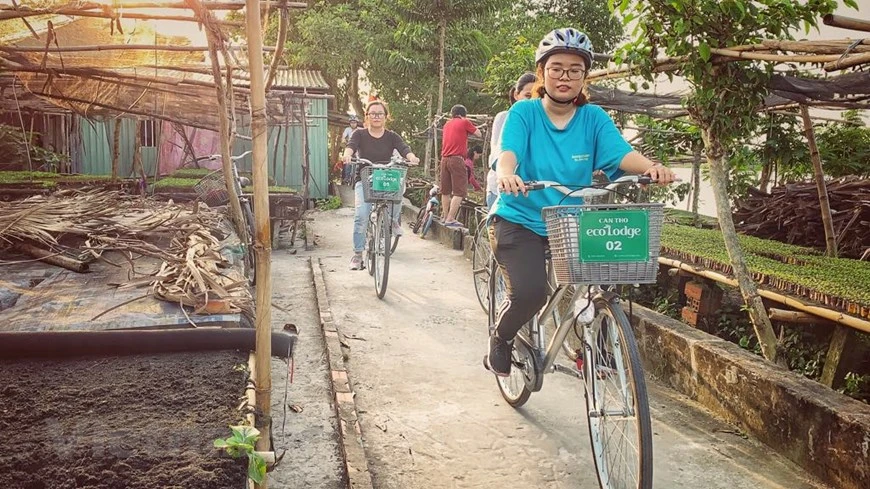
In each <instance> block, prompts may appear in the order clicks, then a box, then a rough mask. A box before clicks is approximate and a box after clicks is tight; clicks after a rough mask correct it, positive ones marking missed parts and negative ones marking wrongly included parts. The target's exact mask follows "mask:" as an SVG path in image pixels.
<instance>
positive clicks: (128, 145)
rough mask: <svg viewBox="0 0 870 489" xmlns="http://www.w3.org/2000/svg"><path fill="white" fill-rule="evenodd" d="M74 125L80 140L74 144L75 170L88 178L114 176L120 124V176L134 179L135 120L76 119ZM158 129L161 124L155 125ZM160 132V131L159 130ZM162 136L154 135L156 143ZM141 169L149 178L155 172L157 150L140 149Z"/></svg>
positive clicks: (151, 147) (73, 159) (73, 160)
mask: <svg viewBox="0 0 870 489" xmlns="http://www.w3.org/2000/svg"><path fill="white" fill-rule="evenodd" d="M75 118H76V121H75V124H76V126H77V128H76V129H77V132H78V135H79V138H80V140H79V141H78V142H77V143H76V144H73V145H72V165H73V171H74V172H76V173H83V174H86V175H111V174H112V140H113V139H114V137H115V132H114V131H115V124H116V123H120V124H121V158H120V161H119V162H118V166H119V168H118V175H119V176H121V177H129V176H133V148H134V146H135V144H136V140H135V138H136V120H135V119H107V120H101V121H98V120H93V119H85V118H83V117H80V116H75ZM155 127H158V128H159V125H156V124H155ZM158 130H159V129H158ZM157 140H159V134H155V141H157ZM140 154H141V155H142V166H144V167H145V172H146V173H147V174H148V175H152V174H153V173H154V165H155V164H156V163H157V148H156V147H155V146H143V147H142V148H140Z"/></svg>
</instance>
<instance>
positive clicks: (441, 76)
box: [433, 17, 447, 178]
mask: <svg viewBox="0 0 870 489" xmlns="http://www.w3.org/2000/svg"><path fill="white" fill-rule="evenodd" d="M439 27H440V34H439V36H438V109H437V111H436V112H435V119H436V120H438V119H439V118H440V117H441V115H442V114H443V113H444V85H445V83H446V78H447V76H446V75H445V72H444V65H445V60H444V55H445V49H444V44H445V43H446V42H447V19H446V18H443V17H442V18H441V22H440V26H439ZM437 127H438V124H437V123H436V124H435V125H434V127H433V129H434V130H436V133H435V134H436V135H437ZM439 164H440V158H438V138H437V136H436V137H435V178H438V170H439V168H438V167H439V166H440V165H439Z"/></svg>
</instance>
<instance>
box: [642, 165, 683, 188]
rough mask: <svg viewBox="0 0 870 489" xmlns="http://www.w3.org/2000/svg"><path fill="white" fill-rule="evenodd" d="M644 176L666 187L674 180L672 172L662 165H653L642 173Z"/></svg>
mask: <svg viewBox="0 0 870 489" xmlns="http://www.w3.org/2000/svg"><path fill="white" fill-rule="evenodd" d="M644 175H647V176H649V177H650V178H652V179H653V180H655V181H656V183H658V184H659V185H668V184H669V183H672V182H674V181H675V180H676V176H675V175H674V172H673V171H671V169H670V168H668V167H666V166H664V165H655V166H653V167H652V168H650V169H648V170H647V171H645V172H644Z"/></svg>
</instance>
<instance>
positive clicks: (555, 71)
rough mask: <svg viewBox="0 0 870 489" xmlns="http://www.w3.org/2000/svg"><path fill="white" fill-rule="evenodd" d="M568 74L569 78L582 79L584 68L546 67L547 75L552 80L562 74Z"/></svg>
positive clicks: (584, 73)
mask: <svg viewBox="0 0 870 489" xmlns="http://www.w3.org/2000/svg"><path fill="white" fill-rule="evenodd" d="M565 73H567V74H568V79H569V80H582V79H583V77H585V76H586V70H584V69H583V68H556V67H552V68H547V76H549V77H550V78H552V79H554V80H558V79H560V78H562V75H564V74H565Z"/></svg>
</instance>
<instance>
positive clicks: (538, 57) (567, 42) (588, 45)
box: [535, 27, 592, 70]
mask: <svg viewBox="0 0 870 489" xmlns="http://www.w3.org/2000/svg"><path fill="white" fill-rule="evenodd" d="M556 53H572V54H578V55H580V56H582V57H583V59H584V60H586V69H587V70H588V69H589V68H590V67H591V66H592V41H590V40H589V37H588V36H587V35H586V34H584V33H582V32H580V31H578V30H577V29H574V28H572V27H563V28H562V29H555V30H552V31H550V32H549V33H548V34H547V35H546V36H544V38H543V39H541V42H540V43H539V44H538V49H537V50H536V51H535V64H538V63H543V62H544V61H546V60H547V58H548V57H549V56H550V55H552V54H556Z"/></svg>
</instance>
